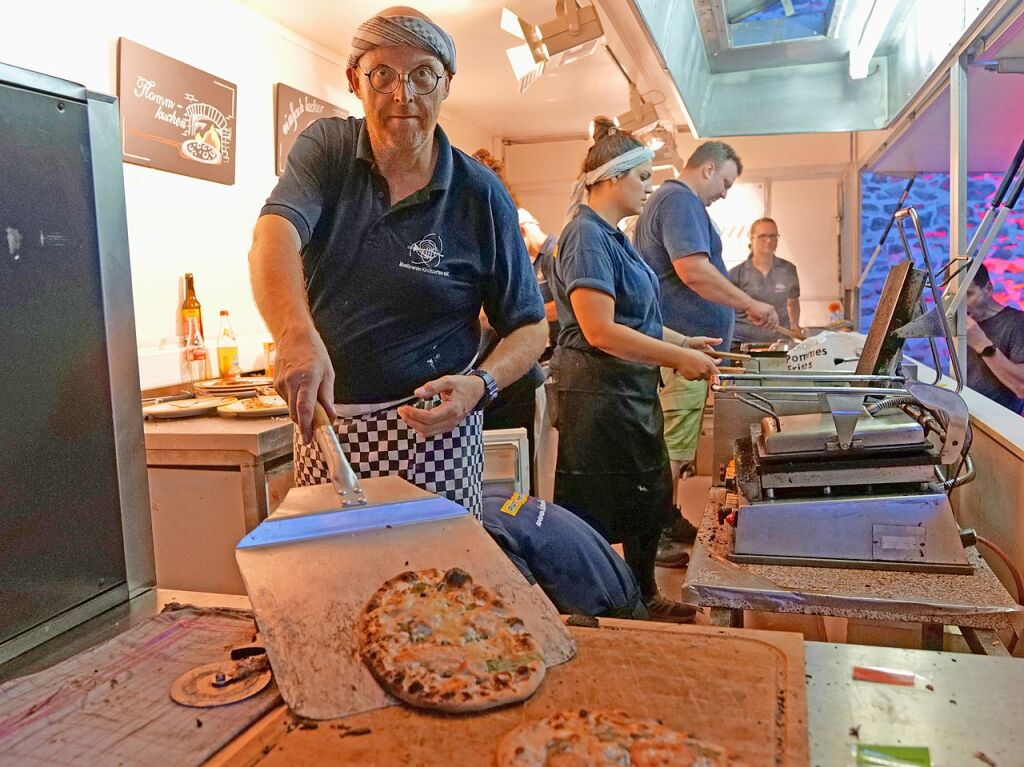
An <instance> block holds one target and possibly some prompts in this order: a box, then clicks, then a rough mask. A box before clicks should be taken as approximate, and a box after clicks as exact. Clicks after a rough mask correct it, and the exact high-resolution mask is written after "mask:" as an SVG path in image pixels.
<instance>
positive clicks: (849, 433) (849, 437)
mask: <svg viewBox="0 0 1024 767" xmlns="http://www.w3.org/2000/svg"><path fill="white" fill-rule="evenodd" d="M822 399H823V400H825V404H826V405H827V406H828V409H829V412H830V413H831V414H832V422H833V424H834V425H835V427H836V440H837V441H838V443H839V447H840V448H841V449H842V450H849V449H850V443H851V442H852V441H853V434H854V432H855V431H856V429H857V421H859V420H860V417H861V415H862V414H863V413H864V395H862V394H845V393H838V392H837V393H835V394H825V395H822Z"/></svg>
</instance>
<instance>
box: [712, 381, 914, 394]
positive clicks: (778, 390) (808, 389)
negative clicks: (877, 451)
mask: <svg viewBox="0 0 1024 767" xmlns="http://www.w3.org/2000/svg"><path fill="white" fill-rule="evenodd" d="M711 390H712V391H713V392H715V393H716V394H717V393H718V392H728V391H730V390H731V391H738V392H748V391H752V392H756V393H757V394H761V395H764V394H835V393H836V392H841V393H849V394H863V395H865V396H878V397H888V396H890V395H893V394H905V393H906V389H902V388H892V389H883V388H881V387H877V386H848V387H842V388H841V387H838V386H800V385H799V384H794V385H792V386H750V387H743V386H722V385H720V384H713V385H712V386H711Z"/></svg>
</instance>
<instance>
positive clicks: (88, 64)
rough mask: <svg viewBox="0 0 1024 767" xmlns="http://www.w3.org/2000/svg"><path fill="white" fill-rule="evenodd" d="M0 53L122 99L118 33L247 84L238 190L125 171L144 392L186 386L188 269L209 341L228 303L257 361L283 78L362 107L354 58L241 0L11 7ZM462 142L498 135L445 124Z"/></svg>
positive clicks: (482, 142)
mask: <svg viewBox="0 0 1024 767" xmlns="http://www.w3.org/2000/svg"><path fill="white" fill-rule="evenodd" d="M0 23H2V32H0V39H2V40H3V45H2V47H0V61H3V62H4V63H6V64H12V65H14V66H19V67H24V68H27V69H34V70H37V71H40V72H44V73H46V74H49V75H54V76H57V77H62V78H65V79H68V80H72V81H75V82H78V83H82V84H84V85H85V86H86V87H88V88H90V89H91V90H95V91H100V92H103V93H110V94H116V91H117V80H116V61H117V39H118V37H127V38H129V39H131V40H133V41H135V42H137V43H140V44H142V45H145V46H147V47H149V48H152V49H154V50H156V51H159V52H160V53H163V54H165V55H167V56H171V57H172V58H176V59H179V60H181V61H183V62H185V63H187V64H189V65H191V66H194V67H197V68H199V69H203V70H205V71H207V72H211V73H213V74H216V75H218V76H220V77H223V78H225V79H227V80H230V81H231V82H234V83H235V84H236V85H237V86H238V112H237V123H236V125H237V128H236V150H235V158H236V165H235V183H234V185H233V186H225V185H221V184H215V183H212V182H208V181H200V180H198V179H194V178H190V177H186V176H179V175H175V174H172V173H166V172H163V171H158V170H153V169H149V168H144V167H140V166H137V165H127V164H126V165H124V175H125V194H126V204H127V211H128V234H129V241H130V246H131V253H132V259H131V260H132V284H133V289H134V293H135V322H136V330H137V335H138V342H139V354H140V371H141V376H142V386H143V388H149V387H154V386H162V385H168V384H173V383H176V382H178V381H180V372H179V368H178V352H177V351H176V347H177V345H178V342H179V339H178V338H177V336H176V333H177V322H176V316H177V315H176V311H177V308H178V306H179V305H180V302H181V296H180V293H179V282H180V278H181V275H183V274H184V273H185V272H188V271H191V272H193V273H194V274H195V278H196V291H197V294H198V296H199V300H200V301H201V302H202V304H203V314H204V320H205V325H206V330H207V334H208V335H213V334H215V333H216V330H217V311H218V310H219V309H222V308H223V309H228V310H230V312H231V316H232V322H233V325H234V329H235V332H236V334H237V335H238V336H239V340H240V345H241V347H242V348H241V354H242V357H243V359H242V362H243V365H259V364H261V358H262V347H261V342H262V341H263V340H269V335H268V334H267V332H266V328H265V326H264V324H263V321H262V320H261V319H260V317H259V314H258V313H257V311H256V307H255V304H254V303H253V301H252V295H251V292H250V289H249V279H248V270H247V266H246V254H247V252H248V248H249V241H250V237H251V233H252V227H253V224H254V223H255V221H256V217H257V215H258V213H259V210H260V207H261V206H262V204H263V201H264V200H265V199H266V197H267V195H268V194H269V193H270V190H271V189H272V188H273V186H274V184H275V182H276V179H277V176H275V174H274V127H273V122H274V117H273V115H274V112H273V110H274V99H273V86H274V83H276V82H283V83H285V84H287V85H290V86H292V87H294V88H298V89H299V90H302V91H306V92H308V93H311V94H313V95H315V96H319V97H321V98H324V99H327V100H328V101H330V102H332V103H334V104H337V105H339V106H341V107H343V108H345V109H348V110H349V111H350V112H351V113H352V114H355V115H359V114H361V113H362V109H361V107H360V105H359V102H358V101H357V100H356V99H355V98H354V97H353V96H352V95H350V94H349V93H348V89H347V84H346V82H345V73H344V62H343V61H342V60H341V59H340V58H339V57H338V56H336V55H334V54H332V53H331V52H329V51H326V50H324V49H322V48H320V47H318V46H317V45H315V44H313V43H311V42H309V41H308V40H305V39H304V38H301V37H299V36H298V35H296V34H294V33H292V32H290V31H289V30H286V29H285V28H283V27H281V26H279V25H277V24H275V23H273V22H270V21H268V20H266V19H265V18H264V17H263V16H260V15H259V14H256V13H255V12H253V11H250V10H248V9H247V8H245V7H244V6H242V5H241V4H239V3H236V2H234V0H193V2H190V3H187V4H182V3H156V2H150V1H146V2H140V1H139V0H136V1H135V2H129V1H128V0H97V1H96V2H91V3H82V2H78V1H77V0H74V1H73V0H59V1H58V0H49V1H45V0H44V1H40V2H32V3H4V12H3V20H2V22H0ZM442 123H443V124H444V127H445V129H446V130H447V131H448V133H449V135H450V137H451V139H452V142H453V143H454V144H455V145H456V146H460V147H468V149H469V151H472V150H473V149H475V148H476V147H477V146H491V142H492V138H491V136H490V135H488V134H485V133H484V132H482V131H480V130H478V129H476V128H475V127H474V126H472V125H469V124H467V123H464V122H462V121H459V120H457V119H452V120H442Z"/></svg>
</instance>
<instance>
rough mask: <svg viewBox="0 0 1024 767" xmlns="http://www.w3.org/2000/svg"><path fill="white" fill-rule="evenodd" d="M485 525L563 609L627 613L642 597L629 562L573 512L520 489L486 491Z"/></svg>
mask: <svg viewBox="0 0 1024 767" xmlns="http://www.w3.org/2000/svg"><path fill="white" fill-rule="evenodd" d="M483 525H484V529H485V530H486V531H487V532H488V533H489V534H490V536H491V537H492V538H493V539H494V541H495V542H496V543H497V544H498V545H499V546H500V547H501V549H502V550H503V551H504V552H505V554H507V555H508V558H509V559H511V560H512V562H513V564H515V566H516V567H517V568H518V569H519V571H520V572H521V573H522V574H523V577H525V578H526V580H528V581H529V582H530V583H536V584H538V585H539V586H540V587H541V589H543V591H544V593H545V594H547V596H548V598H549V599H550V600H551V601H552V602H553V603H554V605H555V607H557V608H558V611H559V612H561V613H569V614H572V613H575V614H579V615H611V616H616V615H628V614H629V613H630V612H631V608H633V607H634V606H635V605H636V604H637V603H638V602H639V601H640V586H639V585H638V584H637V582H636V578H635V577H634V575H633V572H632V571H631V570H630V569H629V565H627V564H626V562H625V560H624V559H623V558H622V557H620V556H619V555H618V554H617V553H616V552H615V549H613V548H612V547H611V546H610V545H608V542H607V541H606V540H605V539H604V538H602V537H601V536H600V535H599V534H598V533H597V531H596V530H594V528H592V527H591V526H590V525H588V524H587V523H586V522H584V521H583V520H582V519H580V518H579V517H578V516H576V515H575V514H573V513H572V512H571V511H569V510H567V509H564V508H562V507H561V506H557V505H555V504H553V503H549V502H547V501H543V500H539V499H537V498H531V497H529V496H526V495H521V494H519V493H516V494H514V495H513V496H512V497H509V495H508V493H507V492H496V491H493V490H491V491H485V492H484V499H483Z"/></svg>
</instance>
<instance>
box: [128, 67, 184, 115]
mask: <svg viewBox="0 0 1024 767" xmlns="http://www.w3.org/2000/svg"><path fill="white" fill-rule="evenodd" d="M155 87H156V80H147V79H146V78H145V77H143V76H142V75H139V76H138V77H137V78H136V80H135V95H136V96H138V97H139V98H140V99H146V101H153V102H156V103H157V104H159V105H160V106H162V107H167V108H168V109H171V108H173V107H174V106H176V104H175V103H174V99H169V98H167V97H166V96H161V95H160V94H159V93H157V92H156V91H154V90H153V89H154V88H155Z"/></svg>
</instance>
